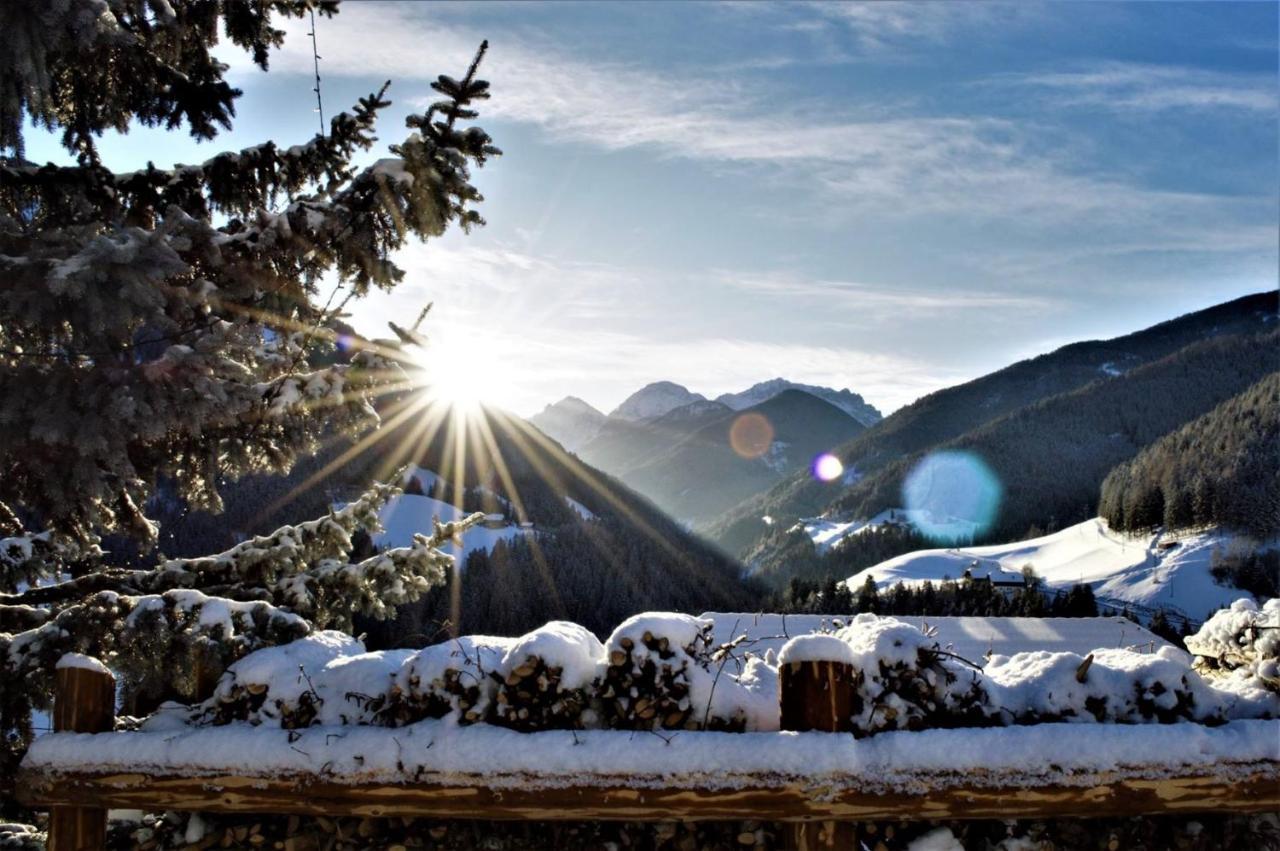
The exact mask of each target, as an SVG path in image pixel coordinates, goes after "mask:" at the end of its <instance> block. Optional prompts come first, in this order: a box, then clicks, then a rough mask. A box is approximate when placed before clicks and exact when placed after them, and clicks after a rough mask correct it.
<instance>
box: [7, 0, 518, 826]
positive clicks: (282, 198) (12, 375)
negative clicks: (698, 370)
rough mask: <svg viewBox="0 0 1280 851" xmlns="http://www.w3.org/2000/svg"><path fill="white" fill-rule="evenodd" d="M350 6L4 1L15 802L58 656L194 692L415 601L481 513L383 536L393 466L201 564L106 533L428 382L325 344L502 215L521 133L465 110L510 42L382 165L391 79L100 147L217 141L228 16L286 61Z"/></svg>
mask: <svg viewBox="0 0 1280 851" xmlns="http://www.w3.org/2000/svg"><path fill="white" fill-rule="evenodd" d="M336 8H337V7H336V3H335V2H331V0H112V2H110V3H103V2H101V0H59V2H47V0H8V2H6V3H4V4H3V5H0V735H2V736H3V749H2V750H0V815H8V814H9V813H8V811H10V810H12V809H13V805H12V801H11V795H10V794H9V791H10V790H7V789H5V788H3V787H4V784H6V783H9V782H12V779H13V777H14V770H15V767H16V761H17V760H18V759H19V758H20V756H21V754H22V752H23V751H24V749H25V747H26V744H27V743H28V741H29V739H30V736H31V734H32V730H31V726H30V718H31V712H32V710H33V708H35V709H38V708H46V707H47V706H48V702H49V698H50V694H49V691H50V687H51V681H52V670H53V666H54V664H55V663H56V662H57V660H58V658H59V657H60V656H61V655H62V654H63V653H66V652H70V651H75V652H81V653H87V654H91V655H94V656H97V657H99V658H100V659H102V660H103V661H104V662H106V663H107V664H108V665H109V666H110V667H112V668H113V669H114V670H115V671H116V673H117V674H118V675H119V676H120V677H121V678H122V681H123V683H124V685H125V690H126V701H127V705H135V706H136V705H154V703H155V701H157V700H160V699H164V698H167V697H180V698H183V699H188V700H193V699H199V698H201V697H203V696H204V695H203V694H202V692H203V691H207V689H209V688H210V687H211V686H212V683H213V681H214V680H215V679H216V677H217V676H218V674H219V673H220V672H221V670H222V669H223V668H224V667H225V666H226V665H227V664H229V663H230V662H231V661H234V660H235V659H236V658H238V657H240V656H242V655H243V654H245V653H247V652H249V651H251V650H253V649H255V648H257V647H260V646H264V645H268V644H274V643H280V642H284V641H289V640H292V639H295V638H298V637H300V636H302V635H305V634H307V633H308V632H310V631H311V630H313V629H317V628H338V629H349V628H350V626H351V620H352V617H353V615H355V614H362V615H366V616H373V617H386V616H388V615H389V614H391V613H392V612H393V610H394V608H395V607H396V606H397V605H398V604H401V603H405V602H409V601H412V600H414V599H417V598H418V597H420V596H421V595H422V594H423V593H425V592H426V590H427V589H429V588H430V587H432V586H433V585H434V584H438V583H439V582H441V581H443V578H444V576H445V570H446V568H447V565H448V563H449V559H448V557H447V556H445V555H443V554H442V553H440V552H439V550H438V546H439V545H441V544H442V543H444V542H445V541H447V540H449V539H452V538H453V537H455V536H456V535H457V534H458V533H459V532H460V531H461V530H462V529H463V528H465V526H467V525H468V524H470V523H473V522H475V520H476V518H468V519H467V520H466V521H462V522H459V523H454V524H445V525H440V524H437V528H436V531H435V534H434V535H433V536H431V537H426V536H417V537H416V538H415V540H414V543H413V545H412V546H409V547H404V548H399V549H392V550H389V551H386V552H382V553H377V554H373V555H368V557H361V554H353V549H354V548H355V547H356V545H357V544H358V543H359V542H360V541H361V540H362V539H363V540H367V537H363V533H366V532H367V531H369V530H370V529H374V528H376V525H377V511H378V508H379V506H380V505H382V504H383V503H384V502H385V501H386V500H387V499H389V498H390V497H391V496H392V495H394V494H395V493H396V492H397V490H396V489H395V488H394V487H391V486H386V485H376V486H374V487H373V488H372V490H370V491H369V492H368V493H366V494H365V495H364V496H362V497H360V498H359V499H356V500H354V501H352V502H350V503H349V504H347V505H346V506H345V507H342V508H341V509H340V510H334V511H332V512H331V513H330V514H329V515H328V516H326V517H321V518H319V519H316V520H313V521H308V522H305V523H300V524H298V525H294V526H287V527H284V528H282V529H279V530H277V531H276V532H274V533H272V534H270V535H265V536H259V537H254V538H251V539H249V540H246V541H244V542H243V543H241V544H239V545H237V546H235V547H233V548H231V549H230V550H227V551H226V552H222V553H218V554H216V555H211V556H209V557H206V558H194V559H165V558H164V557H163V556H160V555H158V554H157V557H156V561H155V563H154V564H152V565H150V566H147V567H143V568H137V567H133V568H125V567H123V566H121V565H119V564H116V563H114V562H113V559H112V554H111V553H109V552H105V551H104V549H103V547H102V545H101V544H102V541H103V539H104V536H108V535H110V536H116V537H120V536H128V537H130V538H133V539H134V540H136V541H137V542H138V543H139V544H140V549H141V550H142V551H143V552H147V551H149V550H152V549H153V548H154V545H155V542H156V540H157V528H156V524H154V523H153V522H152V521H151V520H149V519H148V517H147V501H148V499H149V498H150V497H151V496H152V494H153V493H154V491H155V488H156V486H157V484H158V483H160V482H164V483H165V487H166V489H169V490H171V492H173V493H176V494H177V495H178V496H179V497H180V498H181V499H183V500H185V501H186V503H187V504H188V505H190V506H191V507H192V508H202V509H207V510H214V511H216V510H217V509H218V508H219V505H220V500H219V495H218V486H219V483H220V482H225V481H227V480H233V479H235V478H238V477H240V476H243V475H246V474H248V473H256V472H285V471H287V470H288V469H289V468H290V466H291V465H292V464H293V463H294V461H295V459H297V458H298V457H300V456H301V455H303V454H305V453H309V452H311V451H313V450H314V449H315V448H316V447H317V446H318V444H319V442H320V441H321V440H322V439H324V438H325V437H327V436H332V435H335V434H339V433H353V432H356V431H359V430H362V429H366V428H369V427H371V426H374V425H376V423H377V414H376V413H375V410H374V408H373V406H372V405H371V400H372V398H373V397H374V396H375V395H377V394H380V393H384V392H391V391H403V390H405V389H406V388H408V387H411V386H412V384H413V382H412V381H411V380H410V379H409V377H408V376H407V375H406V372H405V367H404V364H405V361H404V359H403V358H402V357H401V351H400V348H399V346H398V345H397V344H384V345H368V346H363V347H362V348H361V349H360V350H359V351H356V352H355V353H354V354H353V355H351V356H350V357H345V358H341V359H334V358H331V357H330V358H326V357H325V348H326V343H327V342H329V341H331V339H332V337H333V332H332V330H331V329H332V328H333V327H335V322H336V317H337V314H338V312H339V309H340V307H341V305H342V304H345V303H346V301H347V300H348V299H350V298H359V297H362V296H364V295H366V294H367V293H369V292H370V291H372V290H374V289H383V290H386V289H391V288H392V287H394V286H395V285H396V284H397V283H398V282H399V281H400V280H401V278H402V277H403V272H402V271H401V270H400V269H399V268H398V267H397V266H396V265H395V263H394V262H393V260H392V259H391V255H392V252H393V251H394V250H395V249H396V248H398V247H400V246H401V245H403V244H404V243H405V242H406V241H407V240H410V239H415V238H416V239H420V240H425V239H428V238H430V237H435V236H439V235H440V234H441V233H443V232H444V231H445V230H446V229H447V228H448V227H449V226H451V225H455V226H460V227H462V228H463V229H464V230H466V229H469V228H470V227H472V226H476V225H481V224H483V219H482V218H481V217H480V215H479V214H478V213H477V212H476V210H475V209H474V205H475V204H476V203H477V202H479V201H481V200H482V198H481V195H480V193H479V192H478V191H477V190H476V188H475V187H474V186H473V185H472V184H471V173H470V169H471V168H473V167H476V166H481V165H483V164H484V163H485V162H486V161H487V160H488V158H489V157H491V156H496V155H498V154H499V153H500V151H498V150H497V148H495V147H494V146H493V144H492V140H491V139H490V137H489V136H488V134H486V133H485V132H484V131H483V130H481V129H480V128H478V127H474V126H465V125H466V122H468V121H469V120H470V119H473V118H475V117H476V112H475V111H474V109H473V108H472V107H473V105H474V104H475V102H477V101H480V100H483V99H485V98H487V97H488V84H487V83H486V82H485V81H483V80H481V79H478V78H477V77H476V73H477V70H478V66H479V64H480V60H481V58H482V57H483V54H484V52H485V48H486V46H487V45H481V47H480V51H479V53H478V54H477V56H476V59H475V62H473V63H472V65H471V67H470V68H469V69H468V70H467V72H466V74H465V75H464V76H463V77H462V79H453V78H451V77H447V76H441V77H439V78H438V80H437V81H436V82H434V83H433V84H432V88H433V89H435V91H436V92H438V93H439V94H440V96H441V98H440V100H438V101H437V102H436V103H434V104H432V105H431V106H430V107H429V108H428V109H427V110H426V111H425V112H424V113H420V114H411V115H410V116H409V117H408V118H407V119H406V124H407V126H408V131H409V132H408V134H407V136H406V137H405V138H404V139H403V140H402V141H400V142H399V143H398V144H393V145H390V146H389V155H388V156H387V157H386V158H384V159H380V160H378V161H377V162H376V163H374V164H373V165H371V166H369V167H366V168H360V169H357V168H356V167H355V166H354V165H353V159H354V158H355V156H356V155H357V154H358V153H359V152H361V151H364V150H367V149H369V148H371V147H372V146H373V145H374V142H375V137H374V125H375V121H376V119H377V117H378V115H379V113H380V112H381V111H382V110H384V109H385V108H386V107H387V106H388V104H389V101H388V100H387V99H386V92H387V87H386V86H383V87H382V89H380V90H379V91H376V92H372V93H370V94H369V95H368V96H366V97H364V98H362V99H361V100H360V101H359V103H358V104H356V105H355V107H354V109H352V110H351V111H350V112H343V113H340V114H338V115H336V116H334V117H333V118H332V120H331V121H330V122H329V125H328V128H327V130H326V132H324V133H323V134H321V135H317V136H315V137H314V138H312V139H310V140H309V141H305V142H303V143H302V144H298V145H294V146H284V145H280V146H277V145H276V144H274V143H272V142H266V143H264V144H260V145H256V146H254V147H251V148H247V149H244V150H241V151H232V152H227V153H223V154H219V155H217V156H215V157H213V158H211V159H209V160H206V161H205V162H203V163H201V164H198V165H179V166H175V167H172V168H166V167H158V166H155V165H152V164H149V165H148V166H147V167H146V168H144V169H141V170H138V171H133V172H129V173H116V172H113V171H111V170H110V169H109V168H108V166H107V164H106V163H104V162H103V160H102V157H101V156H100V152H99V150H98V145H97V139H98V137H100V136H101V134H102V133H103V132H104V131H107V130H120V131H123V130H127V129H128V128H129V127H130V126H131V125H133V124H143V125H150V126H163V127H167V128H169V129H178V128H186V129H187V130H189V131H190V133H191V134H192V135H193V136H195V137H197V138H199V139H209V138H212V137H213V136H215V135H216V133H217V132H218V130H219V129H220V128H227V127H229V126H230V122H231V118H232V116H233V115H234V104H235V100H236V98H237V97H238V96H239V95H240V92H239V91H238V90H236V89H234V88H232V87H231V86H230V85H228V83H227V82H226V80H225V79H224V74H225V72H226V71H227V66H226V65H224V64H223V63H221V62H219V61H218V60H217V59H216V58H215V57H214V56H213V54H212V53H211V48H212V47H213V46H214V44H215V43H216V42H217V40H218V38H219V35H220V33H225V35H226V38H227V40H228V41H229V42H230V43H231V44H232V45H234V46H235V47H237V48H239V49H242V50H244V51H246V52H248V53H249V54H250V55H251V56H252V59H253V61H254V62H255V63H256V64H257V65H259V66H260V67H261V68H262V69H263V70H265V69H266V67H267V60H268V56H269V53H270V50H271V49H272V48H273V47H276V46H278V45H279V44H280V43H281V42H282V40H283V32H282V31H281V30H279V29H277V28H276V27H275V26H273V21H276V20H279V19H280V18H282V17H283V18H288V17H299V16H302V15H304V14H309V13H311V12H312V11H318V12H320V13H321V14H322V15H324V14H328V15H332V14H333V13H334V12H335V11H336ZM28 122H33V123H34V124H35V125H37V126H40V127H44V128H46V129H48V130H50V131H54V132H57V133H59V134H60V138H61V143H62V145H63V146H64V147H65V148H66V149H67V151H69V152H70V153H71V154H72V155H73V156H74V159H75V163H76V164H75V165H55V164H47V165H38V164H35V163H32V162H29V161H27V160H26V159H25V158H24V147H25V146H24V138H23V134H24V128H25V127H26V126H27V123H28ZM334 282H336V284H337V287H338V288H336V289H334V290H333V292H332V293H331V294H330V295H329V296H328V300H327V301H326V298H325V293H326V291H327V289H328V287H329V286H333V285H334ZM339 293H341V294H342V298H337V297H336V296H337V295H338V294H339ZM335 302H336V304H335ZM405 336H406V337H407V338H408V339H417V338H416V336H415V335H413V334H406V335H405ZM326 360H327V361H328V362H327V363H326ZM364 555H367V549H366V552H365V553H364ZM0 820H3V819H0Z"/></svg>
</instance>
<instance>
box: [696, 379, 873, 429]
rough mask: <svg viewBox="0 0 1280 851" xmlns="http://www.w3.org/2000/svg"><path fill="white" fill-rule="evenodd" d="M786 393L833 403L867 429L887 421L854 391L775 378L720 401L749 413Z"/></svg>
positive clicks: (722, 395) (724, 395) (720, 398)
mask: <svg viewBox="0 0 1280 851" xmlns="http://www.w3.org/2000/svg"><path fill="white" fill-rule="evenodd" d="M784 390H803V391H804V392H806V393H811V394H812V395H814V396H817V397H818V398H819V399H822V400H824V401H826V402H830V403H831V404H832V405H835V406H836V407H837V408H839V409H840V410H842V411H844V412H845V413H846V414H848V415H849V416H851V417H853V418H854V419H855V420H857V421H858V422H860V423H862V424H863V425H865V426H870V425H875V424H876V423H878V422H879V421H880V420H881V419H883V417H882V416H881V414H880V412H879V411H877V410H876V409H875V407H873V406H872V405H870V404H869V403H868V402H867V401H866V400H865V399H863V398H862V397H861V396H860V395H858V394H857V393H854V392H853V391H852V390H835V389H833V388H831V387H819V386H817V385H816V384H799V383H797V382H795V381H787V380H786V379H785V378H773V379H770V380H769V381H761V382H760V383H759V384H753V385H751V386H750V387H748V388H747V389H746V390H743V391H742V392H741V393H722V394H721V395H719V396H717V397H716V401H717V402H720V403H722V404H724V405H728V406H729V407H730V408H733V409H734V410H735V411H741V410H745V409H746V408H750V407H752V406H754V405H759V404H760V403H761V402H767V401H769V400H770V399H772V398H773V397H774V396H777V395H778V394H779V393H781V392H782V391H784Z"/></svg>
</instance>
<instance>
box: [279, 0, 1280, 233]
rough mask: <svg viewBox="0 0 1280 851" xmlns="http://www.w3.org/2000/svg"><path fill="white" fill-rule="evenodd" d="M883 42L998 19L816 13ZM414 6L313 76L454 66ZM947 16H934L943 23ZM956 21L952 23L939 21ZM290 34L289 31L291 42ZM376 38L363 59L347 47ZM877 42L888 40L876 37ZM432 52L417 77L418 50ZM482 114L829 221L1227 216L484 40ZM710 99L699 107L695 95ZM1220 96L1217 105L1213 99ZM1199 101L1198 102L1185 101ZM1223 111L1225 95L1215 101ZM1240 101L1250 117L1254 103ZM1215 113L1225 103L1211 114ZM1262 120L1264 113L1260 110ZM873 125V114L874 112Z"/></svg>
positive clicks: (301, 58) (977, 127) (1059, 79)
mask: <svg viewBox="0 0 1280 851" xmlns="http://www.w3.org/2000/svg"><path fill="white" fill-rule="evenodd" d="M820 8H821V9H823V10H827V11H823V12H822V14H824V15H839V16H843V17H848V18H850V19H853V20H854V22H855V23H858V24H859V25H860V26H864V27H866V28H867V29H868V30H875V31H876V32H880V33H894V32H899V33H903V34H906V33H917V34H920V35H922V36H929V37H941V34H942V32H943V31H944V30H945V29H946V28H947V27H949V26H952V27H953V26H959V25H960V24H958V23H956V21H955V20H952V19H956V20H961V19H963V20H968V19H969V18H971V17H973V16H986V15H1004V14H1011V12H1009V11H1008V10H1009V8H1010V7H1006V6H1005V5H1003V4H947V3H926V4H897V3H884V4H820ZM420 10H421V7H408V8H407V9H406V8H405V7H388V6H385V5H381V4H377V5H365V6H361V5H352V6H348V7H346V9H345V10H344V12H343V14H342V15H339V16H338V17H337V18H335V19H334V20H333V21H332V22H326V28H325V41H326V45H325V47H324V50H323V53H324V57H325V58H324V71H325V72H326V73H327V74H328V75H335V74H336V75H356V76H367V75H370V74H379V75H382V74H385V75H387V76H391V77H393V78H397V79H404V78H410V79H413V78H417V79H421V78H422V77H423V76H424V74H425V72H426V70H427V66H428V65H429V66H430V68H431V69H437V68H441V67H444V68H453V67H460V66H462V65H464V64H465V63H466V62H467V61H468V59H469V57H470V55H471V52H472V51H473V50H474V48H475V45H476V44H477V43H478V42H479V40H480V37H479V35H478V34H477V33H473V32H470V31H469V30H467V29H465V28H464V27H459V26H457V25H455V24H454V22H453V21H449V22H447V23H443V22H441V21H439V20H436V19H434V18H426V17H424V16H423V15H422V14H420ZM944 10H945V11H944ZM952 10H954V11H952ZM295 28H296V27H295ZM375 29H376V30H377V31H378V33H379V38H378V45H377V49H376V50H374V51H371V50H370V49H369V45H368V43H367V42H366V41H365V40H364V39H362V38H360V37H359V34H361V33H366V32H370V31H373V30H375ZM299 33H300V30H299V32H296V33H291V35H290V38H289V39H288V40H287V41H286V46H285V49H284V50H283V51H282V52H281V54H280V55H279V56H278V57H277V58H276V59H275V67H277V68H279V69H283V70H292V71H297V72H302V73H309V69H310V62H311V57H310V53H309V50H308V49H306V48H307V45H306V44H304V42H303V40H302V39H301V38H298V37H297V36H298V35H299ZM884 37H887V36H884ZM424 44H427V45H431V46H432V53H433V55H432V61H431V62H430V63H424V61H423V52H422V46H423V45H424ZM486 74H487V75H488V76H489V78H490V79H491V80H492V82H493V84H494V85H493V90H494V96H493V100H492V101H491V102H490V103H489V104H486V107H485V112H486V115H487V116H489V117H491V118H498V119H506V120H511V121H517V122H522V123H527V124H531V125H534V126H537V127H539V128H540V129H541V130H542V132H544V133H545V134H546V135H547V136H548V137H549V138H551V139H554V140H558V141H567V142H577V143H586V144H590V145H593V146H596V147H599V148H603V149H606V150H624V149H635V148H645V149H649V150H652V151H654V152H656V153H658V154H660V155H662V156H668V157H680V158H687V159H696V160H701V161H705V162H708V163H710V164H712V165H713V166H714V165H716V164H721V165H734V166H748V167H757V168H761V169H764V171H763V172H762V176H763V177H764V178H766V179H769V178H776V179H777V181H778V185H780V186H783V185H788V184H789V185H792V186H795V185H796V182H797V181H799V182H801V183H802V185H804V186H806V188H807V189H808V190H809V191H811V192H820V193H822V194H823V197H824V200H825V201H826V202H827V203H828V204H830V205H833V206H832V209H844V210H847V211H865V212H874V213H875V215H877V216H880V217H884V216H893V217H902V216H912V215H921V214H926V215H930V214H932V215H955V214H963V215H968V216H983V217H988V218H996V219H1001V218H1003V219H1018V220H1023V221H1025V220H1027V219H1029V218H1031V219H1035V220H1037V221H1058V222H1061V221H1064V220H1075V221H1083V222H1088V223H1090V224H1091V225H1094V226H1105V225H1107V224H1109V223H1117V222H1123V223H1124V224H1125V226H1126V227H1132V226H1133V225H1134V223H1135V222H1139V223H1140V222H1143V221H1145V220H1154V221H1158V222H1163V221H1167V220H1168V219H1169V218H1170V217H1176V216H1179V215H1181V216H1195V217H1198V218H1200V219H1202V220H1203V219H1206V218H1208V217H1207V216H1205V214H1204V213H1205V210H1206V209H1208V208H1209V207H1212V206H1214V205H1218V204H1220V203H1227V204H1230V203H1232V202H1230V201H1224V200H1223V199H1220V198H1217V197H1215V196H1201V195H1195V194H1190V193H1172V192H1164V191H1158V190H1152V189H1148V188H1144V187H1140V186H1135V185H1132V184H1129V183H1126V182H1123V181H1120V180H1117V179H1115V178H1112V177H1101V176H1094V175H1090V174H1088V173H1084V172H1081V171H1079V170H1078V169H1076V168H1073V166H1074V165H1075V164H1073V163H1066V162H1061V161H1059V159H1058V156H1059V155H1057V154H1055V153H1054V152H1055V149H1056V148H1057V147H1058V145H1057V144H1056V142H1057V141H1058V140H1057V139H1054V138H1052V137H1051V138H1044V133H1045V131H1043V130H1041V129H1040V128H1037V127H1036V126H1034V125H1027V124H1021V123H1018V122H1015V121H1012V120H1009V119H1003V118H994V117H981V116H978V117H973V116H931V115H926V116H920V115H915V116H899V117H883V116H873V117H867V116H866V115H861V114H857V110H856V109H854V108H851V106H850V105H849V104H847V103H845V104H830V105H827V106H821V105H817V104H809V105H808V107H807V108H805V109H803V110H802V109H799V108H795V107H783V108H779V107H778V105H777V100H776V99H774V98H772V95H773V94H774V93H771V92H764V91H753V90H749V89H747V88H745V86H743V85H741V84H739V83H735V81H734V80H733V79H725V78H724V77H722V76H717V77H715V78H714V79H711V78H708V79H705V80H698V79H695V78H686V79H683V81H682V84H681V85H680V86H673V85H672V79H671V78H670V77H669V76H664V75H663V74H660V73H657V72H655V71H652V70H649V69H646V68H638V67H632V66H627V65H620V64H617V63H610V62H590V63H588V62H584V61H582V60H579V59H576V58H569V57H566V56H564V55H562V54H561V53H559V51H558V50H557V49H556V48H555V47H554V46H551V45H547V44H543V43H539V42H536V41H530V40H529V37H528V36H522V37H506V36H503V37H501V38H495V39H494V42H493V51H492V53H491V55H490V60H489V63H488V64H487V66H486ZM1158 77H1159V75H1158V74H1155V73H1154V72H1151V71H1149V70H1148V71H1138V70H1135V69H1133V68H1127V69H1126V68H1111V69H1109V70H1107V71H1105V72H1096V73H1092V74H1084V73H1082V74H1078V75H1070V74H1067V75H1040V76H1039V77H1036V78H1021V79H1016V80H1015V79H1013V78H1009V80H1008V81H1007V82H1009V83H1016V84H1017V85H1036V86H1040V87H1043V88H1050V89H1052V90H1054V91H1063V92H1069V93H1071V94H1072V96H1073V97H1079V98H1085V97H1095V96H1098V97H1100V96H1101V95H1098V94H1097V92H1098V90H1099V89H1098V87H1099V86H1102V85H1104V84H1106V83H1105V81H1107V80H1113V81H1115V83H1114V84H1115V85H1121V83H1122V81H1127V82H1123V85H1124V86H1127V87H1128V88H1127V89H1126V91H1128V92H1129V94H1128V95H1127V96H1128V97H1129V98H1130V99H1132V100H1133V101H1134V102H1135V103H1139V102H1147V103H1155V102H1156V101H1157V99H1158V98H1159V97H1161V95H1159V94H1158V93H1157V92H1155V91H1154V90H1153V89H1152V86H1151V85H1150V83H1151V80H1153V79H1156V78H1158ZM709 91H714V92H715V96H714V97H713V98H709V97H708V96H707V95H706V92H709ZM1224 91H1225V90H1224ZM1197 93H1198V94H1197ZM1218 96H1219V97H1220V98H1223V99H1225V98H1226V97H1227V95H1226V94H1225V93H1222V94H1220V95H1218ZM1163 97H1165V98H1166V100H1170V101H1172V100H1174V99H1176V98H1181V99H1183V100H1188V99H1191V98H1195V97H1198V98H1200V99H1202V100H1203V101H1205V102H1210V101H1211V100H1212V98H1213V97H1215V95H1214V94H1213V91H1212V90H1211V89H1210V88H1208V87H1203V86H1202V87H1200V88H1196V87H1195V86H1191V85H1189V84H1188V85H1184V86H1183V87H1182V88H1181V89H1179V90H1178V91H1177V92H1174V91H1173V90H1172V89H1169V88H1166V91H1165V94H1164V95H1163ZM1237 100H1239V101H1240V102H1241V103H1251V104H1253V105H1254V106H1256V107H1259V108H1261V106H1262V104H1263V101H1264V100H1265V98H1264V97H1263V96H1262V95H1260V94H1259V93H1257V92H1254V93H1252V94H1248V95H1245V94H1240V95H1238V96H1237ZM1224 102H1225V101H1224ZM1272 102H1273V105H1274V98H1273V99H1272ZM874 111H875V112H877V113H882V112H883V109H882V108H880V107H879V106H876V107H875V108H874Z"/></svg>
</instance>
